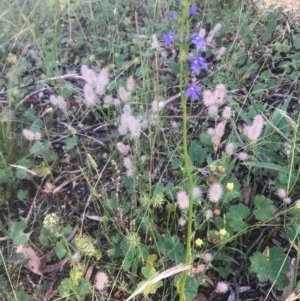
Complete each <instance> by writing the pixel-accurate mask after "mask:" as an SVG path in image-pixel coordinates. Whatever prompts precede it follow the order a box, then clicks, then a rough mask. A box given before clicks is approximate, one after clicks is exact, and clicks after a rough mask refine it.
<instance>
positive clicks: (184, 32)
mask: <svg viewBox="0 0 300 301" xmlns="http://www.w3.org/2000/svg"><path fill="white" fill-rule="evenodd" d="M189 7H190V0H185V1H183V2H182V15H181V24H180V41H179V56H180V78H179V85H180V93H181V105H182V110H183V111H182V120H183V121H182V122H183V158H184V173H185V176H187V177H188V183H189V210H188V226H187V237H186V251H185V263H186V264H190V263H191V239H192V220H193V198H192V189H193V178H192V173H191V164H190V159H189V155H188V143H187V107H186V102H187V98H186V97H185V95H184V91H185V87H186V85H187V83H188V80H189V76H188V61H187V58H188V51H189V36H190V22H189ZM186 278H187V271H185V272H183V273H182V274H181V277H180V279H179V281H178V286H177V289H178V293H179V300H180V301H185V300H186V298H185V283H186Z"/></svg>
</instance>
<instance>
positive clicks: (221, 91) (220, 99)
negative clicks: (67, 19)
mask: <svg viewBox="0 0 300 301" xmlns="http://www.w3.org/2000/svg"><path fill="white" fill-rule="evenodd" d="M225 94H226V87H225V85H223V84H219V85H217V86H216V88H215V91H214V99H215V101H216V103H217V104H218V105H222V104H224V103H225Z"/></svg>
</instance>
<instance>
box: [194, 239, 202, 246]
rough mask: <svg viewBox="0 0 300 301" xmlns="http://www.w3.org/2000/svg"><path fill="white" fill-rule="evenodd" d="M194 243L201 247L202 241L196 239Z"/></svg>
mask: <svg viewBox="0 0 300 301" xmlns="http://www.w3.org/2000/svg"><path fill="white" fill-rule="evenodd" d="M195 243H196V246H198V247H201V246H202V245H203V240H202V239H201V238H197V239H196V241H195Z"/></svg>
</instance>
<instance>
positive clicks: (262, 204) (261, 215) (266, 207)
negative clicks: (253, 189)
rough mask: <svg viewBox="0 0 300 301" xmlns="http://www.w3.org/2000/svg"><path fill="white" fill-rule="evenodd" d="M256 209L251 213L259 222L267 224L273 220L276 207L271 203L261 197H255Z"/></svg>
mask: <svg viewBox="0 0 300 301" xmlns="http://www.w3.org/2000/svg"><path fill="white" fill-rule="evenodd" d="M254 204H255V207H256V209H255V210H254V211H253V213H254V216H255V217H256V218H257V219H258V220H259V221H261V222H267V221H269V220H271V219H272V218H274V215H275V212H276V207H275V206H274V205H273V202H272V201H271V200H269V199H267V198H266V197H265V196H263V195H257V196H256V197H255V198H254Z"/></svg>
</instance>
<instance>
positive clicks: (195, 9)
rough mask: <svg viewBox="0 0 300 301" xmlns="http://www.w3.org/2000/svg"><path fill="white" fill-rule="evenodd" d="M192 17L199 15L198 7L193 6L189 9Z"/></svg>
mask: <svg viewBox="0 0 300 301" xmlns="http://www.w3.org/2000/svg"><path fill="white" fill-rule="evenodd" d="M189 13H190V15H195V14H196V13H197V7H196V6H193V5H192V6H191V7H190V9H189Z"/></svg>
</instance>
